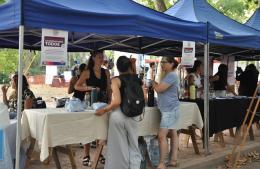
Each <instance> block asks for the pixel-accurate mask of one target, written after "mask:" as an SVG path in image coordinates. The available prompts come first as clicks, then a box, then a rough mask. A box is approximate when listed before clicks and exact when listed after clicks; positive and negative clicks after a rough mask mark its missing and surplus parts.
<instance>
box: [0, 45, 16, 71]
mask: <svg viewBox="0 0 260 169" xmlns="http://www.w3.org/2000/svg"><path fill="white" fill-rule="evenodd" d="M17 65H18V50H16V49H1V50H0V73H4V74H10V73H13V72H15V71H16V69H17Z"/></svg>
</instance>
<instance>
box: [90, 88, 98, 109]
mask: <svg viewBox="0 0 260 169" xmlns="http://www.w3.org/2000/svg"><path fill="white" fill-rule="evenodd" d="M97 101H98V90H97V89H96V88H93V89H92V90H91V96H90V104H91V105H92V104H93V103H96V102H97Z"/></svg>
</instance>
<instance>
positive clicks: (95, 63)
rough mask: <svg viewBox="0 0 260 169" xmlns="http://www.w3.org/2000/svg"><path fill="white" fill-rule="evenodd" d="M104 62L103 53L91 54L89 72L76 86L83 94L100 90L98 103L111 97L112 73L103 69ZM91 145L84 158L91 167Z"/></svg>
mask: <svg viewBox="0 0 260 169" xmlns="http://www.w3.org/2000/svg"><path fill="white" fill-rule="evenodd" d="M103 62H104V55H103V51H94V52H92V53H91V56H90V58H89V62H88V66H87V67H88V68H87V70H85V71H83V72H82V74H81V75H80V78H79V80H78V81H77V83H76V85H75V89H76V90H78V91H83V92H91V90H92V89H93V88H97V89H98V90H99V93H100V94H99V96H98V101H102V102H107V103H108V101H109V100H110V97H111V85H110V73H109V71H108V70H105V69H102V68H101V66H102V64H103ZM89 149H90V144H86V145H85V146H84V150H85V157H84V158H83V165H85V166H89V164H90V161H91V160H90V156H89ZM101 157H102V158H101V162H103V163H104V158H103V156H102V155H101Z"/></svg>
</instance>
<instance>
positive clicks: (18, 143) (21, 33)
mask: <svg viewBox="0 0 260 169" xmlns="http://www.w3.org/2000/svg"><path fill="white" fill-rule="evenodd" d="M23 43H24V26H22V25H20V26H19V65H18V98H17V128H16V129H17V131H16V156H15V159H16V160H15V169H19V167H20V166H19V165H20V146H21V115H22V84H23V81H22V80H23V78H22V77H23Z"/></svg>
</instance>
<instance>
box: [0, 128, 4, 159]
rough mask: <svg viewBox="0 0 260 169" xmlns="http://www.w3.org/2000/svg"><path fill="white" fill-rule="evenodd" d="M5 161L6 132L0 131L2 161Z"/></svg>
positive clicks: (0, 155) (0, 157) (0, 156)
mask: <svg viewBox="0 0 260 169" xmlns="http://www.w3.org/2000/svg"><path fill="white" fill-rule="evenodd" d="M3 159H4V132H3V130H2V129H0V160H3Z"/></svg>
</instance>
